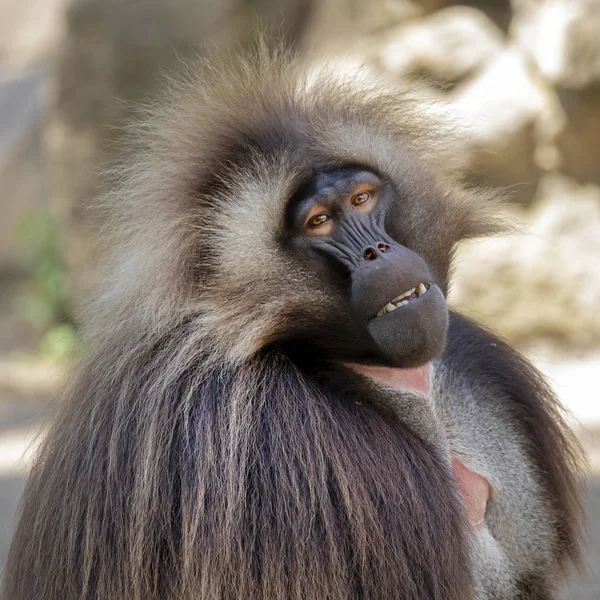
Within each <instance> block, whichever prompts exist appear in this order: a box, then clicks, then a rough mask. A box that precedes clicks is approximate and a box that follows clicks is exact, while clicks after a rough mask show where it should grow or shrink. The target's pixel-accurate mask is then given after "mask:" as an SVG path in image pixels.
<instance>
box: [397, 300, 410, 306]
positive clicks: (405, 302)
mask: <svg viewBox="0 0 600 600" xmlns="http://www.w3.org/2000/svg"><path fill="white" fill-rule="evenodd" d="M409 302H410V300H402V302H400V304H399V305H398V306H399V307H400V306H404V305H405V304H408V303H409Z"/></svg>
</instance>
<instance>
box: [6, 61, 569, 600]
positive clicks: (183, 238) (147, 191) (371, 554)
mask: <svg viewBox="0 0 600 600" xmlns="http://www.w3.org/2000/svg"><path fill="white" fill-rule="evenodd" d="M165 106H166V108H165ZM415 115H416V112H415V111H414V110H413V109H411V108H410V102H408V101H402V99H400V98H399V97H398V95H397V94H396V93H390V94H389V95H388V94H386V93H384V92H380V91H378V90H377V89H376V88H374V87H372V86H371V85H369V84H367V83H366V82H361V84H360V85H356V83H355V79H353V78H352V77H349V78H346V79H344V78H340V77H334V76H333V73H331V72H307V71H306V69H305V68H304V67H303V66H302V65H301V64H299V63H297V62H295V61H293V60H289V59H288V58H287V57H285V56H281V55H274V56H270V57H269V56H265V55H263V56H261V57H260V58H258V59H256V60H241V59H235V60H232V61H231V63H230V64H229V66H228V65H224V64H221V65H219V66H218V67H205V68H204V71H203V75H202V78H201V82H198V81H195V80H194V81H190V82H188V83H187V84H185V85H178V86H174V89H173V90H172V92H171V96H170V99H169V100H168V101H167V100H165V99H162V100H161V102H160V110H158V111H152V112H151V114H150V115H149V116H148V118H147V120H146V132H145V134H144V135H143V136H142V137H141V142H140V144H139V145H138V146H137V147H136V148H135V152H134V154H135V155H136V160H135V162H133V163H132V164H130V165H129V166H128V167H125V168H124V169H122V171H121V174H120V176H119V177H120V181H118V182H117V185H116V188H115V192H114V193H113V194H112V195H111V196H110V197H109V201H110V204H111V206H112V210H113V215H114V216H113V218H112V219H111V220H110V224H109V226H108V227H107V231H113V230H114V231H116V232H117V234H116V237H117V239H116V240H115V241H114V248H115V252H114V255H113V258H112V261H111V274H110V276H109V279H108V281H107V283H106V284H105V286H104V288H103V290H104V291H103V295H102V296H101V297H100V298H99V299H98V301H97V302H96V303H95V304H94V305H93V306H92V307H91V309H90V320H89V323H88V332H89V343H90V350H89V352H88V353H87V356H86V358H85V359H84V360H83V361H82V364H81V365H80V366H79V368H78V370H77V372H76V374H75V376H74V378H73V382H72V384H71V386H70V388H69V389H68V390H67V392H66V394H65V398H64V400H63V406H62V407H61V409H60V411H59V413H58V416H57V418H56V420H55V422H54V424H53V426H52V428H51V430H50V432H49V434H48V436H47V438H46V440H45V441H44V444H43V447H42V449H41V451H40V454H39V456H38V458H37V461H36V464H35V466H34V468H33V471H32V474H31V477H30V479H29V482H28V485H27V489H26V491H25V495H24V500H23V503H22V507H21V515H20V520H19V524H18V527H17V530H16V533H15V538H14V542H13V545H12V549H11V552H10V556H9V561H8V565H7V568H6V575H5V581H4V595H3V599H4V600H31V599H32V598H35V599H36V600H88V599H89V600H92V599H93V600H117V599H123V600H125V599H127V600H154V599H156V600H159V599H160V600H228V599H231V600H234V599H235V600H238V599H256V600H401V599H405V600H409V599H411V600H412V599H422V600H469V599H471V598H474V597H475V593H476V589H477V590H479V589H482V588H480V585H479V583H477V581H479V576H478V575H477V574H476V573H474V570H475V569H476V565H475V563H476V561H472V558H471V552H470V549H471V548H472V540H471V536H470V534H469V532H468V529H467V526H466V523H465V519H464V514H463V508H462V505H461V502H460V500H459V495H458V492H457V489H456V484H455V482H454V479H453V477H452V473H451V469H450V462H449V458H448V452H447V441H446V440H445V439H444V433H443V431H444V427H445V426H444V424H443V423H441V422H436V423H435V424H434V428H438V429H439V431H440V434H439V436H438V438H439V439H433V438H432V437H431V436H430V435H427V433H426V432H425V431H424V430H423V429H420V428H419V423H420V420H421V421H423V417H422V416H419V415H415V414H413V415H412V417H413V418H411V415H410V414H409V412H410V411H413V413H414V412H415V411H420V413H423V412H424V411H425V408H423V407H424V404H423V402H409V401H408V400H407V398H405V397H402V395H399V396H398V398H396V397H395V396H394V394H393V393H392V391H391V390H385V389H380V388H379V387H378V386H376V385H373V384H368V383H367V382H366V381H365V380H364V379H363V378H361V377H358V376H356V375H353V374H351V373H349V372H348V371H346V370H345V369H344V368H343V367H341V366H339V365H337V366H336V365H335V364H330V363H329V362H327V361H324V360H322V359H320V358H319V357H318V356H312V355H308V354H307V352H305V351H303V349H302V348H301V347H299V346H298V345H297V344H295V345H293V346H290V344H289V341H290V339H294V340H298V339H301V334H302V332H303V331H306V330H307V328H309V327H315V326H317V329H318V326H321V325H322V324H326V323H328V322H331V321H332V319H331V316H332V315H333V316H334V317H336V319H334V320H337V321H339V323H341V324H342V325H343V323H344V322H345V321H344V319H345V316H344V315H345V313H344V311H345V310H347V309H346V308H345V307H344V306H343V305H342V300H341V299H340V296H339V293H338V292H337V291H336V290H335V289H333V288H332V287H331V286H330V285H329V283H328V282H327V281H326V280H324V279H323V278H322V277H319V276H318V274H317V273H315V272H312V271H311V270H309V269H307V268H305V267H304V266H302V265H298V264H296V263H295V262H294V261H293V260H292V257H291V256H290V254H289V253H287V252H286V251H285V243H284V242H285V240H282V230H283V226H282V223H283V222H284V219H285V204H286V200H287V199H288V198H290V197H291V195H292V194H293V192H294V190H295V189H296V188H297V186H298V185H299V183H301V182H302V181H303V180H305V178H306V177H307V176H308V175H309V174H310V173H311V172H312V170H313V169H314V168H332V167H336V166H340V165H345V164H360V165H364V166H367V167H369V168H371V169H372V170H373V171H375V172H378V173H383V174H385V175H386V177H388V178H389V179H390V180H391V181H393V183H394V185H395V186H396V188H397V189H398V192H399V196H400V197H401V198H405V199H406V200H407V201H406V202H405V203H403V204H402V205H401V206H399V207H398V218H399V219H401V220H402V223H403V232H404V239H403V240H402V243H403V244H405V245H407V246H408V247H410V248H411V249H413V250H414V251H416V252H418V253H419V254H420V255H422V256H423V257H425V258H426V259H427V262H428V264H429V265H430V266H431V268H432V269H433V270H434V272H435V275H436V277H437V279H438V281H439V282H440V284H441V286H442V287H443V288H444V289H447V285H448V280H449V269H450V262H451V256H452V250H453V248H454V245H455V244H456V242H458V241H459V240H460V239H464V238H466V237H471V236H474V235H479V234H481V233H483V232H484V231H485V230H486V228H488V226H489V223H490V221H489V218H488V215H487V210H486V202H485V201H484V200H485V199H482V198H481V197H479V198H477V200H475V198H474V197H473V196H471V195H470V194H468V193H467V192H465V191H457V190H456V189H455V188H453V187H451V186H448V185H446V184H443V183H441V182H438V181H436V180H435V178H434V177H433V176H432V175H431V174H430V173H429V170H428V167H427V166H426V161H425V160H423V161H420V160H418V159H416V158H415V156H416V155H418V154H420V155H421V156H422V152H421V151H422V150H423V147H424V146H425V145H427V140H424V137H423V136H422V135H421V134H419V132H418V127H416V126H415V118H416V117H415ZM424 232H426V234H424ZM332 335H335V332H333V333H332ZM452 348H454V346H453V345H452V344H451V345H450V352H451V354H450V355H448V356H449V359H448V360H449V361H450V363H451V365H453V364H454V362H456V364H457V367H456V368H457V369H458V371H461V368H462V362H463V359H460V352H459V350H456V351H455V350H452ZM292 350H293V351H292ZM507 356H513V355H512V354H507ZM443 360H444V359H442V363H443ZM470 360H471V359H470V358H469V356H467V357H466V358H465V359H464V361H466V366H465V369H466V371H465V372H466V373H467V374H470V373H471V371H470V370H469V369H470V367H469V365H470V364H472V362H469V361H470ZM507 360H508V359H507ZM510 360H513V359H510ZM515 360H516V359H515ZM518 364H520V363H518ZM506 368H507V373H508V376H507V375H506V373H505V374H504V377H506V376H507V377H508V379H509V380H510V377H511V369H512V367H511V366H510V365H507V366H506ZM440 372H441V371H440ZM519 372H522V371H519ZM524 372H525V377H524V378H522V379H518V380H516V381H517V382H519V383H520V384H522V385H523V386H524V387H523V388H521V387H519V386H516V385H514V384H512V383H510V381H507V380H505V379H503V383H502V385H504V386H505V387H507V389H506V390H504V393H505V395H506V396H507V398H508V399H509V400H510V402H512V404H511V406H514V417H513V418H514V420H515V421H519V422H521V421H522V425H521V424H519V429H520V430H521V431H522V434H523V438H524V440H525V444H526V446H527V449H528V459H529V461H530V465H531V468H532V469H533V470H535V471H536V472H538V471H539V478H540V480H541V484H542V485H543V486H544V489H545V490H546V491H547V492H548V493H549V495H550V505H551V506H550V508H549V509H548V510H549V511H550V512H549V515H550V516H549V517H548V519H555V520H556V523H557V524H558V531H559V533H558V534H557V535H556V536H554V537H552V536H550V537H551V539H550V538H549V539H547V540H546V539H545V542H547V545H548V547H549V548H550V549H551V551H550V554H551V555H552V557H553V558H551V559H549V560H548V561H547V562H546V563H544V565H543V568H542V572H541V571H540V570H539V569H537V567H536V569H535V570H534V571H535V572H532V573H522V572H521V571H520V570H518V569H516V570H517V571H518V572H515V569H513V571H512V572H511V573H512V576H513V577H514V578H516V579H518V580H519V584H520V585H522V586H530V588H531V589H534V588H532V587H531V585H533V584H531V582H530V581H529V580H528V581H525V580H523V581H521V580H522V579H523V578H524V577H525V576H530V579H534V578H541V579H542V580H543V581H545V578H546V575H547V569H548V564H550V568H552V569H553V568H554V567H555V566H556V565H561V564H566V562H568V560H569V559H570V558H573V557H575V556H576V549H577V534H578V520H577V519H578V515H579V510H580V509H579V505H578V498H579V496H578V494H577V492H576V490H577V489H578V487H577V485H576V479H575V475H573V468H572V465H571V456H572V454H571V452H572V446H571V441H570V439H568V438H567V436H566V434H565V433H564V430H563V428H562V426H561V425H555V423H556V422H557V419H559V417H558V416H557V415H556V414H555V413H554V412H553V411H554V408H553V407H554V399H553V398H552V397H551V396H550V395H548V394H547V393H546V392H545V391H542V388H541V387H535V386H534V387H531V386H530V387H527V386H528V385H529V384H528V376H529V372H528V371H524ZM473 377H474V378H476V379H481V378H482V377H483V379H484V380H485V379H486V378H487V377H488V376H486V375H482V374H481V373H479V372H474V373H473ZM489 379H490V380H491V379H493V376H492V374H490V375H489ZM490 385H491V384H490ZM531 385H533V384H531ZM408 396H410V394H408ZM416 398H417V400H419V398H418V397H416ZM409 399H410V398H409ZM522 399H524V400H523V401H522ZM394 406H403V407H405V409H404V411H399V410H393V407H394ZM434 412H435V411H433V412H431V413H426V415H427V417H426V419H425V420H429V421H433V420H435V418H436V417H435V416H434ZM419 419H420V420H419ZM558 422H559V423H560V421H558ZM415 423H416V425H415ZM545 436H546V437H545ZM545 440H547V442H546V441H545ZM551 529H552V530H554V529H553V528H551ZM508 546H510V544H509V545H508ZM508 546H507V547H506V548H505V549H504V550H503V552H505V554H507V555H508V556H509V558H507V559H506V560H507V561H508V562H510V552H509V551H510V548H509V547H508ZM515 585H516V584H515ZM544 585H545V584H544ZM478 586H479V587H478ZM523 589H525V587H523ZM535 589H536V590H539V589H541V588H540V587H538V588H535ZM534 592H535V590H534ZM477 593H478V594H479V592H477ZM489 597H490V598H491V597H492V596H489ZM498 597H499V596H498ZM523 597H525V596H523ZM527 597H531V598H533V597H536V598H537V597H538V596H533V595H530V596H527ZM539 597H542V596H539ZM543 597H545V596H543ZM507 598H508V596H507Z"/></svg>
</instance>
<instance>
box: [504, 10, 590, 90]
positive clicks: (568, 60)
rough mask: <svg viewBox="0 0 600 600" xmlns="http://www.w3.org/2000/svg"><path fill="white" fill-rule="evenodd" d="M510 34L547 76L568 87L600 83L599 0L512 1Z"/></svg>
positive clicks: (585, 86)
mask: <svg viewBox="0 0 600 600" xmlns="http://www.w3.org/2000/svg"><path fill="white" fill-rule="evenodd" d="M512 5H513V9H514V19H513V22H512V24H511V28H510V36H511V37H512V38H513V39H514V40H515V41H516V43H517V44H518V46H519V47H520V48H522V49H523V50H524V51H525V52H526V53H527V55H528V56H529V58H530V59H531V61H532V62H533V63H534V64H535V66H536V68H537V69H538V71H539V72H540V73H541V74H542V75H543V77H544V78H545V79H547V80H548V81H550V82H551V83H553V84H554V85H557V86H558V87H560V88H566V89H571V90H572V89H583V88H587V87H590V86H591V85H594V84H595V83H597V82H600V36H599V35H598V32H599V31H600V3H599V2H598V1H597V0H576V1H575V0H512Z"/></svg>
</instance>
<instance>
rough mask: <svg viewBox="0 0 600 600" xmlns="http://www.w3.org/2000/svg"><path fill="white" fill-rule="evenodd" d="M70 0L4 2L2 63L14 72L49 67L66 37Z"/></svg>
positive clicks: (1, 13)
mask: <svg viewBox="0 0 600 600" xmlns="http://www.w3.org/2000/svg"><path fill="white" fill-rule="evenodd" d="M67 1H68V0H19V1H18V2H0V64H1V65H2V66H3V67H4V68H6V69H10V70H12V71H20V70H28V69H31V68H33V67H39V66H40V65H41V64H47V63H48V59H49V58H52V56H53V53H54V51H55V50H56V46H57V44H58V42H59V40H60V39H61V38H62V35H63V24H64V23H63V17H64V11H65V6H66V4H67Z"/></svg>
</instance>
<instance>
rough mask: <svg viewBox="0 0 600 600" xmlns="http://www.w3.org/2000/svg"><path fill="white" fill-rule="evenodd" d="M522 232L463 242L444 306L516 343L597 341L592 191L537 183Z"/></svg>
mask: <svg viewBox="0 0 600 600" xmlns="http://www.w3.org/2000/svg"><path fill="white" fill-rule="evenodd" d="M538 198H539V200H538V202H536V204H535V207H534V210H533V211H531V212H529V213H525V212H522V213H521V216H522V217H524V219H525V220H526V225H525V233H521V234H512V235H505V236H500V237H496V238H492V239H487V240H482V241H477V242H470V243H468V244H465V245H464V246H463V247H462V248H461V249H460V250H459V253H458V255H457V270H456V280H455V282H456V285H455V287H454V289H453V291H452V294H451V301H452V304H453V305H454V306H456V307H459V308H460V309H463V310H465V312H466V313H468V314H472V315H474V316H475V317H476V318H478V319H480V320H482V321H483V322H485V323H487V324H488V325H489V326H491V327H493V328H494V329H496V330H498V331H499V332H500V333H501V334H503V335H504V336H506V337H507V338H508V339H510V340H512V341H513V342H516V343H518V344H520V345H521V346H531V345H533V344H537V343H539V342H540V341H544V340H546V341H548V340H549V341H552V342H554V343H557V342H558V343H559V344H560V346H562V347H563V349H568V348H571V347H575V346H578V347H596V348H597V347H599V346H600V311H598V305H599V303H600V271H599V270H598V265H599V264H600V188H598V187H596V186H580V185H579V184H577V183H576V182H574V181H572V180H569V179H566V178H563V177H560V176H546V177H544V179H543V180H542V183H541V185H540V189H539V193H538Z"/></svg>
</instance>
